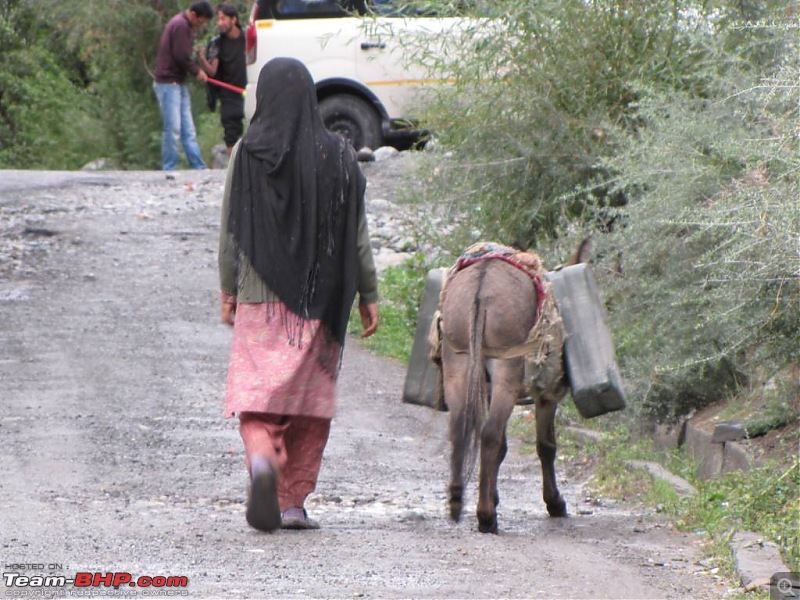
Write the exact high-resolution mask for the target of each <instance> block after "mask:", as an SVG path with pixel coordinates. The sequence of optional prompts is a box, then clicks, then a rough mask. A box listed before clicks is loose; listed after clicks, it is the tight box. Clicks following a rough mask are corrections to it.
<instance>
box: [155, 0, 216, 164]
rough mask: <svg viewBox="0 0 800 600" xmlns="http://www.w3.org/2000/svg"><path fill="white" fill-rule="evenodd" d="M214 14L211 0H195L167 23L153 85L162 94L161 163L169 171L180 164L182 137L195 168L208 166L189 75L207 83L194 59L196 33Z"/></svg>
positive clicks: (157, 95)
mask: <svg viewBox="0 0 800 600" xmlns="http://www.w3.org/2000/svg"><path fill="white" fill-rule="evenodd" d="M213 16H214V10H213V8H211V4H209V3H208V2H193V3H192V5H191V6H189V8H188V9H186V10H184V11H182V12H180V13H178V14H177V15H175V16H174V17H172V19H170V22H169V23H167V26H166V28H165V29H164V33H163V34H161V42H160V43H159V45H158V56H157V57H156V70H155V74H154V78H155V81H154V83H153V89H154V90H155V92H156V97H157V98H158V106H159V108H160V109H161V120H162V123H163V128H162V139H161V163H162V167H163V169H164V170H165V171H174V170H175V169H176V168H177V167H178V159H179V155H178V139H180V141H181V145H183V151H184V153H185V154H186V159H187V160H188V161H189V166H190V167H191V168H192V169H205V168H207V167H206V163H205V161H203V157H202V156H201V155H200V147H199V146H198V145H197V132H196V130H195V128H194V120H193V119H192V104H191V98H190V97H189V88H188V87H187V86H186V83H185V82H186V77H187V76H188V75H189V74H190V73H191V74H192V75H194V76H195V78H196V79H197V81H200V82H203V83H205V82H206V80H207V79H208V76H207V75H206V74H205V72H204V71H203V70H202V69H201V68H200V67H199V66H198V65H197V64H195V62H194V61H193V60H192V57H193V55H194V33H195V31H196V30H198V29H200V28H201V27H203V26H204V25H205V24H206V23H208V22H209V20H211V18H212V17H213Z"/></svg>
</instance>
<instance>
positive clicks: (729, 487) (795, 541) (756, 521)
mask: <svg viewBox="0 0 800 600" xmlns="http://www.w3.org/2000/svg"><path fill="white" fill-rule="evenodd" d="M696 486H697V488H698V494H697V496H695V497H693V498H689V499H687V500H685V501H684V504H683V505H682V506H681V510H680V515H681V519H680V521H679V522H680V524H681V525H682V526H683V527H685V528H690V529H702V530H703V531H707V532H708V534H709V535H710V537H711V538H713V539H718V540H719V539H721V540H725V541H727V540H729V539H730V537H731V536H732V535H733V533H735V532H736V531H755V532H757V533H759V534H762V535H764V536H765V537H766V538H768V539H770V540H771V541H773V542H775V543H776V544H778V545H779V546H780V547H781V550H782V551H783V554H784V556H785V557H786V559H787V564H788V566H789V568H790V569H792V570H797V569H799V568H800V530H798V527H797V524H798V523H800V461H798V460H797V459H795V461H794V463H793V464H792V465H791V466H790V467H789V468H788V469H787V468H783V469H780V468H777V466H776V465H774V464H770V465H765V466H763V467H759V468H757V469H754V470H752V471H750V472H748V473H730V474H728V475H725V476H723V477H722V478H720V479H715V480H710V481H699V482H697V483H696Z"/></svg>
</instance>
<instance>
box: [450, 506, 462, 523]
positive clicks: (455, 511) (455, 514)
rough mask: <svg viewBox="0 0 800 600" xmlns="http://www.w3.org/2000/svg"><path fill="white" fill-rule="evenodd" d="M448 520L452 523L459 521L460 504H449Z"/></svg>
mask: <svg viewBox="0 0 800 600" xmlns="http://www.w3.org/2000/svg"><path fill="white" fill-rule="evenodd" d="M450 520H451V521H453V523H458V522H459V521H460V520H461V502H450Z"/></svg>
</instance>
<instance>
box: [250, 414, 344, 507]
mask: <svg viewBox="0 0 800 600" xmlns="http://www.w3.org/2000/svg"><path fill="white" fill-rule="evenodd" d="M330 428H331V420H330V419H321V418H318V417H303V416H295V415H276V414H270V413H258V412H240V413H239V433H240V434H241V436H242V441H243V442H244V449H245V463H246V465H247V472H248V473H249V472H250V459H251V457H252V456H254V455H261V456H263V457H264V458H266V459H267V460H268V461H269V462H270V464H271V465H272V466H273V467H274V468H275V470H276V471H277V472H278V503H279V504H280V507H281V511H284V510H286V509H287V508H291V507H293V506H299V507H302V506H303V503H304V502H305V500H306V497H307V496H308V495H309V494H310V493H311V492H313V491H314V489H315V488H316V486H317V477H318V476H319V470H320V467H321V466H322V453H323V451H324V450H325V445H326V444H327V443H328V434H329V433H330Z"/></svg>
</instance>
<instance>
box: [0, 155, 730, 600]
mask: <svg viewBox="0 0 800 600" xmlns="http://www.w3.org/2000/svg"><path fill="white" fill-rule="evenodd" d="M392 160H395V159H392ZM398 160H402V159H398ZM396 164H399V163H396ZM396 164H395V167H393V168H389V167H382V166H381V165H380V164H371V165H367V166H366V167H365V172H366V173H367V176H368V179H369V181H370V190H369V194H370V203H371V204H370V207H372V206H380V210H382V211H384V210H397V207H396V206H393V204H392V201H391V197H392V194H391V188H392V186H395V185H398V181H397V180H396V178H394V177H393V176H387V175H386V174H387V173H395V172H397V168H396ZM223 177H224V173H222V172H221V171H205V172H178V173H176V174H175V176H174V178H172V179H168V178H167V177H165V175H164V173H161V172H115V173H35V172H11V171H0V396H2V407H3V411H2V414H0V439H2V449H0V452H1V453H2V465H3V473H4V475H3V477H2V478H1V479H0V515H2V516H0V544H2V554H1V555H0V558H1V559H2V561H3V563H2V566H3V573H4V576H3V581H2V582H0V588H2V592H1V593H0V595H2V596H3V597H47V596H48V595H49V596H51V597H73V596H79V595H89V594H95V596H94V597H129V598H134V597H135V598H143V597H148V596H149V597H153V596H164V595H170V596H179V595H185V596H189V597H197V598H694V599H703V598H709V599H710V598H720V597H721V596H722V595H723V594H724V592H725V589H726V585H725V582H723V581H721V580H720V579H718V578H716V577H713V576H710V575H708V573H707V570H706V568H705V567H703V566H702V565H701V564H700V563H699V561H700V560H701V559H702V558H703V555H702V549H701V548H700V542H699V541H698V540H699V538H698V537H697V536H694V535H692V534H685V533H678V532H675V531H673V530H672V529H671V528H670V527H669V526H668V525H666V524H665V523H664V522H662V521H661V520H660V519H659V517H658V515H656V514H655V513H653V512H651V511H649V510H645V509H642V508H632V507H629V506H624V505H619V504H613V503H599V504H598V503H592V504H589V503H587V502H586V500H585V494H584V493H583V492H582V484H583V483H584V482H583V481H580V480H569V481H567V480H565V481H564V482H563V483H562V486H563V488H562V491H563V492H564V495H565V497H566V499H567V502H568V504H569V509H570V512H571V514H572V515H573V516H571V517H569V518H567V519H551V518H549V517H548V516H547V513H546V511H545V507H544V505H543V503H542V502H541V491H540V489H541V481H540V477H539V467H538V463H537V462H536V460H535V459H534V457H533V456H532V455H529V454H521V453H520V452H519V449H520V446H519V443H518V442H512V447H511V451H510V452H509V456H508V458H507V459H506V463H505V464H504V466H503V468H502V470H501V481H500V493H501V497H502V499H503V502H502V504H501V506H500V508H499V513H500V514H499V518H500V529H501V531H500V534H499V535H497V536H494V535H482V534H479V533H478V532H477V527H476V523H475V519H474V517H473V514H474V501H475V492H474V490H472V491H471V493H470V494H469V496H468V498H469V499H468V502H469V505H468V506H469V507H470V508H469V510H468V511H465V512H466V513H467V514H466V518H465V519H464V520H463V521H462V523H460V524H459V525H453V524H451V523H450V522H449V521H448V520H447V518H446V511H445V494H444V489H445V484H446V479H447V456H448V447H447V439H446V416H445V415H444V414H441V413H435V412H433V411H431V410H429V409H426V408H422V407H417V406H411V405H406V404H403V403H402V402H401V401H400V397H401V392H402V387H403V380H404V377H405V367H404V365H402V364H400V363H398V362H394V361H391V360H386V359H382V358H378V357H375V356H372V355H370V354H368V353H366V352H365V351H363V350H362V349H360V348H359V345H358V343H357V341H356V340H355V339H351V340H350V341H349V342H348V346H347V349H346V351H345V361H344V366H343V371H342V375H341V378H340V383H339V412H338V416H337V418H336V419H335V421H334V424H333V429H332V434H331V440H330V443H329V446H328V450H327V453H326V459H325V462H324V464H323V469H322V473H321V479H320V482H319V486H318V489H317V493H316V494H315V495H313V496H312V497H311V498H310V501H309V504H308V508H309V510H310V513H311V514H312V515H313V516H314V517H315V518H317V519H318V520H319V521H320V522H321V524H322V529H320V530H319V531H313V532H293V531H292V532H290V531H279V532H276V533H274V534H263V533H258V532H255V531H253V530H250V529H249V528H248V527H247V526H246V524H245V520H244V502H245V484H246V474H245V470H244V466H243V460H242V450H241V442H240V439H239V436H238V432H237V429H236V423H235V422H234V421H231V420H229V421H226V420H224V419H223V418H222V394H223V388H224V381H225V373H226V368H227V355H228V346H229V343H230V337H231V332H230V330H229V329H227V328H226V327H225V326H223V325H222V324H220V323H219V319H218V304H217V302H218V301H217V279H216V270H215V269H216V245H217V236H218V211H219V205H220V196H221V190H222V182H223ZM387 198H389V200H387ZM377 199H380V202H377ZM373 202H374V205H373V204H372V203H373ZM369 210H372V208H370V209H369ZM373 217H374V215H373ZM568 467H569V465H565V464H563V463H562V464H561V474H562V476H563V475H564V473H565V472H567V471H569V469H568ZM83 572H88V573H95V572H99V573H104V574H105V573H109V572H115V573H129V574H131V576H132V577H133V582H136V580H137V578H138V577H141V576H149V577H156V576H165V577H180V576H184V577H187V578H188V586H187V587H185V588H153V587H150V588H146V587H141V586H138V587H133V586H130V585H123V586H121V587H120V588H119V589H114V588H108V587H102V586H101V587H100V588H92V589H87V588H80V587H74V588H73V587H72V586H68V587H66V588H39V589H33V588H30V587H27V588H26V587H22V586H21V585H16V586H12V585H11V583H17V584H19V583H20V581H22V580H20V579H16V580H14V581H12V579H10V578H9V575H8V574H9V573H19V574H20V575H21V576H31V577H32V576H38V575H47V574H52V575H63V576H65V577H74V576H75V574H76V573H83ZM37 595H38V596H37Z"/></svg>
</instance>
